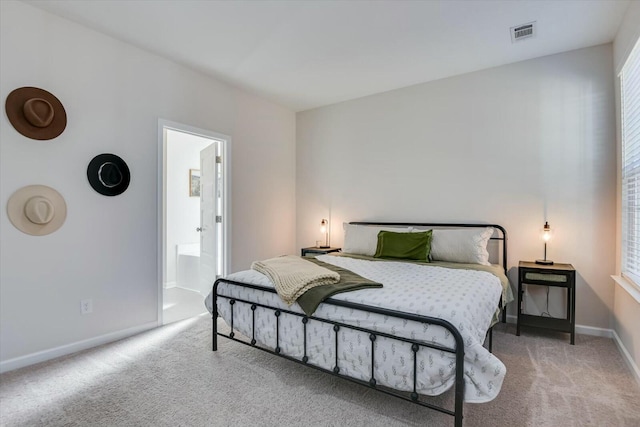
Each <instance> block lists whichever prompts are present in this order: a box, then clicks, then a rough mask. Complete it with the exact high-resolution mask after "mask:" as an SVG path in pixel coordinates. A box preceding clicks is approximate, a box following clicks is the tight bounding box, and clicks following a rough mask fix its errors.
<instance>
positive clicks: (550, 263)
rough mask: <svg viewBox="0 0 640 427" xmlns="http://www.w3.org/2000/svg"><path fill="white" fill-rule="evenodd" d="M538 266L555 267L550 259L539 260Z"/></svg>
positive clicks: (537, 261)
mask: <svg viewBox="0 0 640 427" xmlns="http://www.w3.org/2000/svg"><path fill="white" fill-rule="evenodd" d="M536 264H541V265H553V261H551V260H550V259H537V260H536Z"/></svg>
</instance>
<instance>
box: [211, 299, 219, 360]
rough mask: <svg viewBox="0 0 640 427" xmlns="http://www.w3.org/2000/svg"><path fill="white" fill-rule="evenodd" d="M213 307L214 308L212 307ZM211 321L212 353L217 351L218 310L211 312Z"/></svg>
mask: <svg viewBox="0 0 640 427" xmlns="http://www.w3.org/2000/svg"><path fill="white" fill-rule="evenodd" d="M214 307H215V306H214ZM211 320H212V322H213V331H212V332H213V333H212V334H211V343H212V348H211V350H212V351H218V310H217V309H214V310H213V315H212V316H211Z"/></svg>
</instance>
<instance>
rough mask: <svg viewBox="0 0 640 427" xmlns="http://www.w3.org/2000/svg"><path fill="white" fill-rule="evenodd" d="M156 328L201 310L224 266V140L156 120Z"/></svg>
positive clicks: (226, 184)
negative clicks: (157, 210) (157, 196)
mask: <svg viewBox="0 0 640 427" xmlns="http://www.w3.org/2000/svg"><path fill="white" fill-rule="evenodd" d="M158 127H159V129H158V131H159V132H158V133H159V162H158V164H159V168H158V169H159V173H158V175H159V176H158V179H159V200H160V203H159V218H158V223H159V232H158V235H159V243H160V244H159V245H158V249H159V251H158V252H159V253H158V264H159V266H160V271H159V295H158V324H159V325H162V324H167V323H171V322H175V321H178V320H183V319H186V318H190V317H193V316H197V315H200V314H203V313H205V312H206V309H205V306H204V298H205V297H206V295H207V294H208V293H209V292H210V291H211V287H212V286H213V282H214V281H215V280H216V278H218V277H220V276H222V275H225V274H227V272H228V265H229V256H228V254H229V251H228V246H229V245H228V242H229V234H228V232H229V230H230V221H229V219H230V216H229V215H228V213H229V208H228V207H229V187H230V186H229V184H230V183H229V177H230V174H229V168H228V162H229V151H230V150H229V145H230V141H231V139H230V137H228V136H226V135H222V134H218V133H215V132H212V131H207V130H203V129H197V128H193V127H191V126H186V125H182V124H179V123H173V122H168V121H166V120H160V121H159V126H158Z"/></svg>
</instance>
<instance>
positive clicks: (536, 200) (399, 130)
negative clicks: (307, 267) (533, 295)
mask: <svg viewBox="0 0 640 427" xmlns="http://www.w3.org/2000/svg"><path fill="white" fill-rule="evenodd" d="M612 63H613V58H612V47H611V45H610V44H609V45H603V46H597V47H592V48H587V49H581V50H577V51H572V52H568V53H563V54H559V55H553V56H548V57H544V58H539V59H534V60H530V61H525V62H520V63H516V64H511V65H505V66H501V67H497V68H492V69H488V70H484V71H479V72H474V73H470V74H466V75H461V76H457V77H452V78H448V79H443V80H439V81H434V82H430V83H424V84H420V85H416V86H412V87H408V88H404V89H399V90H394V91H390V92H386V93H382V94H378V95H373V96H369V97H366V98H361V99H357V100H353V101H348V102H344V103H340V104H336V105H332V106H328V107H323V108H318V109H315V110H310V111H306V112H302V113H298V114H297V170H298V174H297V188H296V194H297V200H296V202H297V212H298V220H297V239H298V246H308V245H311V244H313V243H314V242H315V240H316V234H317V224H318V223H319V221H320V219H321V218H323V217H328V216H331V219H332V223H333V227H332V243H333V244H334V245H338V246H339V245H340V244H341V242H342V228H341V226H340V224H341V223H342V222H343V221H351V220H396V221H413V222H420V221H458V222H475V221H482V222H493V223H498V224H502V225H504V226H505V227H506V229H507V231H508V232H509V264H510V266H511V267H513V266H517V263H518V261H519V260H534V259H536V258H541V257H542V250H543V249H542V242H541V240H540V237H539V231H540V229H541V228H542V225H543V224H544V221H545V219H548V220H549V223H550V224H551V226H552V227H553V228H554V229H555V235H554V240H553V241H552V242H551V243H550V245H549V251H548V254H549V258H550V259H553V260H555V261H557V262H568V263H572V264H573V265H574V266H575V267H576V269H577V271H578V279H577V315H576V317H577V322H578V323H579V324H582V325H588V326H594V327H600V328H609V327H610V309H611V307H612V304H613V289H612V287H611V279H610V278H609V275H610V274H612V273H613V272H614V270H615V250H614V249H615V240H614V235H615V188H616V184H615V182H616V169H615V167H616V164H615V133H614V105H613V102H614V94H613V72H612V68H613V67H612ZM510 278H511V280H512V283H517V279H516V275H515V269H512V271H511V273H510ZM540 297H541V298H540V300H538V304H537V305H538V306H539V307H542V308H544V302H543V301H542V296H541V295H540ZM551 301H552V306H551V312H552V314H555V315H559V314H561V313H562V308H561V306H562V305H561V304H560V301H561V298H557V299H556V298H554V297H553V296H552V300H551ZM527 306H528V307H529V306H531V304H528V305H527ZM511 310H513V306H512V308H511Z"/></svg>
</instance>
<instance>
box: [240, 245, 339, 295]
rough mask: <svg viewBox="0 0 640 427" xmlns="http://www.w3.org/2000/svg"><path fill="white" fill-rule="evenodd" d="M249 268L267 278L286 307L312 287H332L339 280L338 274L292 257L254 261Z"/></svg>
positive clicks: (297, 257)
mask: <svg viewBox="0 0 640 427" xmlns="http://www.w3.org/2000/svg"><path fill="white" fill-rule="evenodd" d="M251 268H252V269H253V270H256V271H257V272H259V273H262V274H264V275H265V276H267V277H268V278H269V279H270V280H271V281H272V282H273V284H274V286H275V288H276V292H278V295H280V298H282V299H283V300H284V302H286V303H287V304H288V305H291V304H293V303H294V302H296V300H297V299H298V297H299V296H300V295H302V294H304V293H305V292H306V291H308V290H309V289H311V288H313V287H316V286H321V285H332V284H334V283H338V281H339V280H340V275H339V274H338V273H336V272H334V271H331V270H329V269H327V268H324V267H320V266H319V265H316V264H314V263H312V262H309V261H305V260H304V259H302V258H300V257H299V256H294V255H285V256H281V257H278V258H271V259H266V260H264V261H255V262H254V263H253V264H251Z"/></svg>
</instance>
